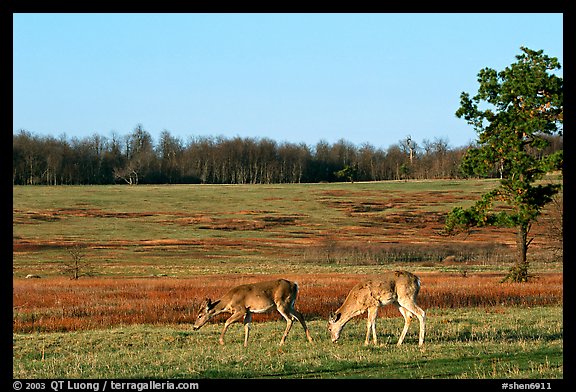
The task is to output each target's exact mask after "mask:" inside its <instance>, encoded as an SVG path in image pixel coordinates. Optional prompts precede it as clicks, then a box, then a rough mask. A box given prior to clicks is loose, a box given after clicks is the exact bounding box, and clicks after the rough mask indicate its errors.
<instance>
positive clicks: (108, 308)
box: [13, 273, 563, 332]
mask: <svg viewBox="0 0 576 392" xmlns="http://www.w3.org/2000/svg"><path fill="white" fill-rule="evenodd" d="M418 275H419V276H420V277H421V279H422V290H421V292H420V296H419V301H418V302H419V304H420V305H421V306H422V307H423V308H424V309H431V308H461V307H486V308H488V307H489V308H491V311H497V310H498V308H499V307H504V306H537V305H557V304H562V293H563V290H562V282H563V277H562V274H560V273H550V274H541V275H539V276H538V278H536V279H534V280H532V281H531V282H529V283H523V284H513V283H507V284H502V283H499V281H500V279H501V278H502V275H499V274H488V273H482V274H468V275H466V276H464V275H462V274H456V273H418ZM367 276H368V275H359V274H333V273H332V274H330V273H326V274H286V275H282V277H285V278H288V279H291V280H295V281H297V282H298V284H299V287H300V292H299V297H298V301H297V302H296V307H297V308H298V309H299V310H300V311H301V312H302V313H304V314H305V315H306V317H307V319H315V318H321V319H325V318H327V316H328V314H329V312H331V311H333V310H335V309H336V308H337V307H338V306H340V304H341V303H342V301H343V300H344V298H345V297H346V295H347V293H348V291H349V290H350V288H352V286H353V285H354V284H356V283H357V282H358V281H359V280H361V279H362V278H364V277H367ZM277 277H280V275H250V274H243V275H238V274H230V275H222V274H218V275H205V276H197V277H191V278H186V279H174V278H118V279H116V278H87V279H81V280H77V281H71V280H69V279H65V278H48V279H34V280H32V279H14V281H13V284H14V288H13V306H14V310H13V330H14V332H33V331H74V330H87V329H99V328H108V327H111V326H118V325H128V324H188V323H191V322H193V320H194V318H195V316H196V312H197V311H198V306H199V304H200V302H201V301H202V300H203V299H204V298H205V297H211V298H213V299H214V298H218V297H220V296H221V295H222V294H224V292H225V291H226V290H228V289H229V288H231V287H232V286H235V285H238V284H243V283H250V282H256V281H261V280H266V279H273V278H277ZM381 316H383V317H399V314H398V311H397V310H396V309H395V308H394V307H390V306H389V307H386V308H383V309H381ZM224 317H226V316H225V315H222V316H220V318H221V319H222V318H224ZM279 317H280V316H279V315H278V314H277V313H271V314H263V315H256V316H255V317H254V320H255V321H266V320H271V319H277V318H279Z"/></svg>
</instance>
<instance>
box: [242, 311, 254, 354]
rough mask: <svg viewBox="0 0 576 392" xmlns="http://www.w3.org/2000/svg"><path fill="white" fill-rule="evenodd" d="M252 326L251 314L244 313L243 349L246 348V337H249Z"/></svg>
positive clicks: (248, 312)
mask: <svg viewBox="0 0 576 392" xmlns="http://www.w3.org/2000/svg"><path fill="white" fill-rule="evenodd" d="M251 324H252V312H250V311H249V310H248V311H246V315H245V316H244V347H248V335H250V326H251Z"/></svg>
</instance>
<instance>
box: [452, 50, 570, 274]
mask: <svg viewBox="0 0 576 392" xmlns="http://www.w3.org/2000/svg"><path fill="white" fill-rule="evenodd" d="M521 50H522V54H520V55H518V56H516V59H517V61H516V62H515V63H513V64H512V65H510V66H509V67H506V68H505V69H504V70H503V71H500V72H496V71H495V70H493V69H490V68H484V69H483V70H481V71H480V72H479V74H478V82H479V84H480V87H479V89H478V93H477V94H476V95H475V96H474V97H472V98H470V95H469V94H468V93H465V92H463V93H462V94H461V96H460V108H459V109H458V110H457V111H456V116H457V117H459V118H464V119H465V120H466V121H467V122H468V124H470V125H472V126H473V127H474V129H475V130H476V131H477V133H478V141H477V143H476V145H475V146H474V147H471V148H470V149H469V150H468V151H467V153H466V155H465V156H464V159H463V161H462V165H461V169H462V171H463V172H464V173H465V174H467V175H475V176H490V175H498V176H500V185H499V186H498V187H497V188H496V189H494V190H492V191H490V192H488V193H487V194H485V195H483V196H482V197H481V199H480V200H478V201H477V202H476V204H475V205H473V206H472V207H470V208H467V209H463V208H461V207H457V208H455V209H454V210H453V211H452V212H450V213H449V215H448V217H447V220H446V231H447V232H448V233H450V234H453V233H456V232H459V231H462V230H468V229H469V228H470V227H474V226H500V227H515V228H516V230H517V237H516V246H517V256H516V262H515V264H514V266H513V267H512V268H511V269H510V271H509V273H508V275H507V276H506V277H505V278H504V280H505V281H506V280H508V281H515V282H525V281H527V280H528V278H529V276H530V275H529V273H528V267H529V266H528V261H527V259H526V253H527V251H528V247H529V245H530V243H531V242H532V239H533V238H531V239H529V233H530V228H531V226H532V223H533V222H534V221H535V220H536V219H537V218H538V216H539V215H540V213H541V210H542V208H543V207H544V206H545V205H546V204H547V203H549V202H550V201H551V200H552V198H553V196H554V195H555V194H557V193H558V192H559V191H560V188H561V185H560V184H543V183H537V182H538V180H540V179H542V177H543V176H544V175H545V174H546V173H547V172H550V171H553V170H561V169H562V162H563V155H562V151H557V152H555V153H551V154H546V153H545V148H546V147H547V146H548V145H549V144H550V142H549V138H546V135H552V134H559V135H562V130H563V129H562V124H563V79H562V78H561V77H559V76H557V75H555V74H554V73H553V72H552V71H554V70H558V69H560V68H561V66H560V63H559V62H558V59H556V58H554V57H548V56H546V55H544V54H543V51H542V50H540V51H534V50H530V49H528V48H525V47H522V48H521Z"/></svg>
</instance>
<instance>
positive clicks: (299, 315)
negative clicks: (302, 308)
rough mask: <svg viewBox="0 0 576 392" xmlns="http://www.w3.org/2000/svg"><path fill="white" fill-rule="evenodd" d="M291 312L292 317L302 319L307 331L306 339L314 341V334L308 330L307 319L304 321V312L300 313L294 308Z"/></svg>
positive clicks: (301, 322) (301, 321)
mask: <svg viewBox="0 0 576 392" xmlns="http://www.w3.org/2000/svg"><path fill="white" fill-rule="evenodd" d="M290 313H291V315H292V317H295V318H296V320H298V321H300V324H302V328H304V332H305V333H306V339H308V341H309V342H310V343H312V336H310V331H309V330H308V326H307V325H306V321H304V316H303V315H302V313H300V312H299V311H297V310H296V309H292V310H291V311H290Z"/></svg>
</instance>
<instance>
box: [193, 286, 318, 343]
mask: <svg viewBox="0 0 576 392" xmlns="http://www.w3.org/2000/svg"><path fill="white" fill-rule="evenodd" d="M297 295H298V285H297V284H296V283H295V282H290V281H288V280H285V279H277V280H272V281H267V282H260V283H253V284H243V285H240V286H237V287H234V288H233V289H231V290H230V291H228V292H227V293H226V294H224V296H223V297H222V298H220V299H219V300H217V301H214V302H212V301H211V300H210V298H207V299H206V300H205V301H204V302H203V303H202V305H201V307H200V312H199V313H198V318H197V320H196V322H195V323H194V329H195V330H197V329H199V328H200V327H202V326H203V325H204V324H206V322H207V321H209V320H210V319H212V318H213V317H214V316H216V315H218V314H220V313H223V312H227V313H232V316H230V318H228V320H226V322H225V323H224V329H223V330H222V333H221V334H220V344H224V334H225V333H226V330H227V329H228V327H229V326H230V324H232V323H234V322H236V321H240V320H241V319H244V347H246V346H247V345H248V335H249V333H250V324H251V322H252V313H264V312H267V311H269V310H273V309H276V310H278V312H279V313H280V314H281V315H282V317H284V318H285V319H286V330H285V331H284V335H282V339H281V340H280V345H283V344H284V341H285V340H286V336H288V332H290V328H292V323H293V322H294V319H297V320H298V321H300V324H302V327H303V328H304V331H305V332H306V337H307V338H308V341H309V342H312V337H311V336H310V331H308V327H307V326H306V322H305V321H304V316H302V314H301V313H300V312H298V311H297V310H296V309H294V302H295V301H296V296H297Z"/></svg>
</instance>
